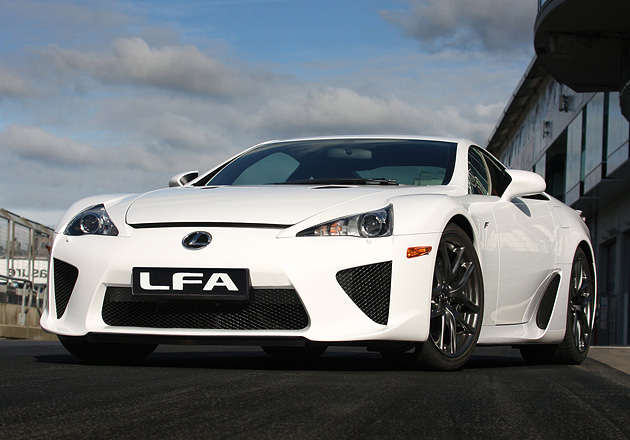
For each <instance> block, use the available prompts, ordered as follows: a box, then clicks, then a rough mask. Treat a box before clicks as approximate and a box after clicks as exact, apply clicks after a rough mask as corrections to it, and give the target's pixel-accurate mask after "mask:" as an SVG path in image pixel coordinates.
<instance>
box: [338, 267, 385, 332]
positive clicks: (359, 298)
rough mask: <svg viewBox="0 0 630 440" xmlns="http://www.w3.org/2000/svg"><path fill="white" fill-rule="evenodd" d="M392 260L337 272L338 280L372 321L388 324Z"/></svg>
mask: <svg viewBox="0 0 630 440" xmlns="http://www.w3.org/2000/svg"><path fill="white" fill-rule="evenodd" d="M391 278H392V262H391V261H386V262H384V263H376V264H369V265H367V266H359V267H353V268H351V269H345V270H342V271H339V272H337V282H338V283H339V285H340V286H341V288H342V289H343V290H344V291H345V292H346V294H347V295H348V296H349V297H350V299H352V301H354V303H355V304H356V305H357V307H359V309H361V311H362V312H363V313H365V314H366V315H367V316H368V317H369V318H370V319H371V320H372V321H374V322H376V323H378V324H383V325H385V324H387V318H388V316H389V295H390V290H391Z"/></svg>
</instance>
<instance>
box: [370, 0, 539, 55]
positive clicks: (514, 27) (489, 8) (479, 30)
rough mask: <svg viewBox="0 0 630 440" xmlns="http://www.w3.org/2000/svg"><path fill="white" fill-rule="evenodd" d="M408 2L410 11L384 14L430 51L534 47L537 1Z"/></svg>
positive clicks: (392, 11) (442, 0)
mask: <svg viewBox="0 0 630 440" xmlns="http://www.w3.org/2000/svg"><path fill="white" fill-rule="evenodd" d="M407 1H408V3H409V6H410V9H409V10H386V11H382V12H381V15H382V16H383V18H385V19H386V20H388V21H390V22H391V23H394V24H396V25H398V26H400V27H401V28H402V30H403V32H404V33H405V34H406V35H407V36H409V37H412V38H415V39H417V40H418V41H419V42H420V43H421V45H422V47H424V48H426V49H428V50H431V51H440V50H444V49H456V50H461V51H479V50H481V51H491V52H496V51H500V52H505V51H514V50H515V49H518V50H523V49H524V48H525V47H527V48H529V47H531V45H532V44H533V43H532V41H533V27H534V19H535V17H536V2H535V1H528V0H527V1H526V0H474V1H462V0H407Z"/></svg>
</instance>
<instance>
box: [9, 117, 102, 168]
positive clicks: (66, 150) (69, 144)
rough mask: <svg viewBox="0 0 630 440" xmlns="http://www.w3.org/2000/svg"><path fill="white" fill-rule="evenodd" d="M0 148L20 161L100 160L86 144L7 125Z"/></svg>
mask: <svg viewBox="0 0 630 440" xmlns="http://www.w3.org/2000/svg"><path fill="white" fill-rule="evenodd" d="M0 146H2V147H3V148H4V149H6V150H9V151H13V152H14V153H15V154H16V155H17V156H18V157H21V158H23V159H27V160H30V161H36V162H45V163H48V164H54V165H62V166H67V165H76V164H86V163H96V162H98V161H99V160H100V158H99V154H98V152H97V151H95V149H94V148H93V147H91V146H90V145H87V144H84V143H80V142H76V141H73V140H72V139H69V138H62V137H58V136H55V135H54V134H51V133H48V132H46V131H44V130H42V129H41V128H38V127H31V126H21V125H16V124H11V125H9V126H8V127H7V128H6V130H5V131H3V132H0Z"/></svg>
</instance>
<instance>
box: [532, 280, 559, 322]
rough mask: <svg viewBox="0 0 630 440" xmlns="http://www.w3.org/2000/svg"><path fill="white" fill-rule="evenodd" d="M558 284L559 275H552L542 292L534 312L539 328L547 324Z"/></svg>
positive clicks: (554, 301)
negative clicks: (536, 311)
mask: <svg viewBox="0 0 630 440" xmlns="http://www.w3.org/2000/svg"><path fill="white" fill-rule="evenodd" d="M559 285H560V275H556V276H555V277H553V279H552V280H551V282H550V283H549V285H548V286H547V289H546V290H545V293H543V296H542V299H541V300H540V305H539V306H538V313H537V314H536V325H537V326H538V328H539V329H541V330H544V329H546V328H547V326H548V325H549V320H550V319H551V313H552V312H553V305H554V304H555V303H556V296H557V295H558V286H559Z"/></svg>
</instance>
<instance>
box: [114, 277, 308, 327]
mask: <svg viewBox="0 0 630 440" xmlns="http://www.w3.org/2000/svg"><path fill="white" fill-rule="evenodd" d="M250 294H251V301H249V302H237V301H235V302H228V301H224V302H215V301H209V300H198V299H181V300H180V299H164V298H155V297H146V296H134V295H132V294H131V288H130V287H108V288H107V290H106V292H105V301H104V302H103V313H102V316H103V321H104V322H105V324H107V325H112V326H130V327H151V328H196V329H216V330H300V329H303V328H305V327H306V326H307V325H308V315H307V314H306V310H305V309H304V306H303V305H302V303H301V301H300V299H299V297H298V295H297V292H296V291H295V290H292V289H255V290H253V291H252V292H250Z"/></svg>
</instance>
